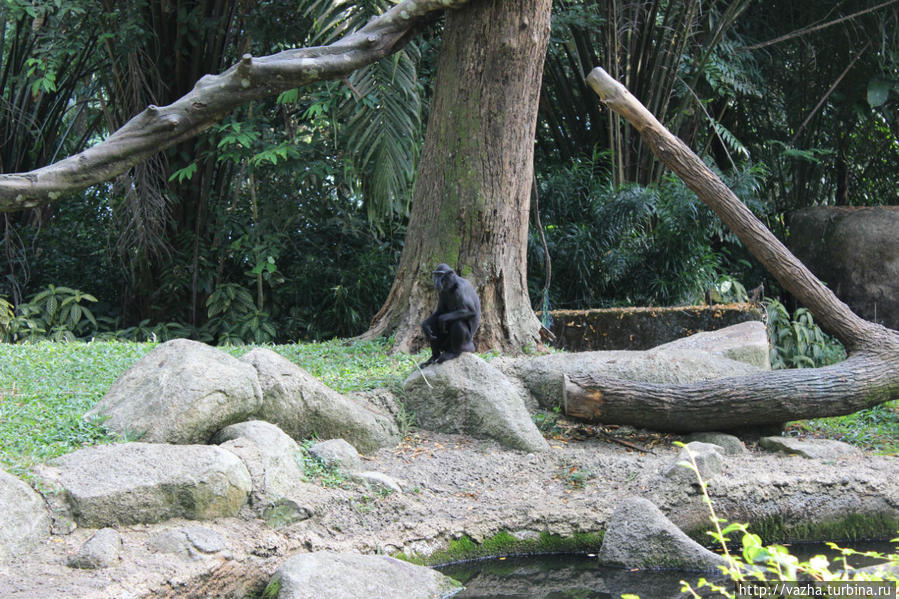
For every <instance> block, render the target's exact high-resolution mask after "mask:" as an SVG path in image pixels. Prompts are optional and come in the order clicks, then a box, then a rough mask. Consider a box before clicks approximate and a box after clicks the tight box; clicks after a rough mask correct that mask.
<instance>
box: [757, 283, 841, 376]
mask: <svg viewBox="0 0 899 599" xmlns="http://www.w3.org/2000/svg"><path fill="white" fill-rule="evenodd" d="M765 306H766V309H767V314H768V339H770V340H771V368H774V369H778V368H817V367H819V366H827V365H828V364H835V363H837V362H839V361H841V360H845V359H846V350H845V348H843V345H842V344H841V343H840V342H839V341H838V340H837V339H835V338H834V337H831V336H830V335H828V334H827V333H825V332H824V331H822V330H821V328H820V327H819V326H818V325H817V324H815V319H814V317H813V316H812V313H811V312H809V311H808V310H807V309H806V308H798V309H797V310H796V311H795V312H794V313H793V315H792V316H791V315H790V313H789V312H788V311H787V309H786V308H785V307H784V305H783V304H782V303H780V302H779V301H777V300H776V299H770V298H768V299H766V300H765Z"/></svg>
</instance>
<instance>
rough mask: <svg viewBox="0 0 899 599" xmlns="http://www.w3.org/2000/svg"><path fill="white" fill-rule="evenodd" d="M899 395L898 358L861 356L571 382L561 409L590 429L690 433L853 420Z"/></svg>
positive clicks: (567, 378) (570, 379) (579, 377)
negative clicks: (697, 378) (818, 363)
mask: <svg viewBox="0 0 899 599" xmlns="http://www.w3.org/2000/svg"><path fill="white" fill-rule="evenodd" d="M897 390H899V369H897V368H896V363H895V356H894V359H892V360H888V359H883V358H881V357H877V356H872V355H868V354H856V355H853V356H851V357H849V358H848V359H846V360H844V361H843V362H840V363H838V364H834V365H832V366H826V367H823V368H803V369H798V370H775V371H773V372H766V373H763V374H753V375H748V376H739V377H730V378H723V379H713V380H708V381H701V382H697V383H682V384H673V385H672V384H659V383H643V382H639V381H629V380H625V379H619V378H614V377H608V376H594V375H588V374H583V373H581V374H577V375H572V376H568V375H566V376H565V378H564V388H563V391H562V405H563V409H564V411H565V414H566V415H568V416H570V417H573V418H577V419H580V420H586V421H588V422H602V423H603V424H630V425H633V426H639V427H642V428H648V429H654V430H665V431H675V432H693V431H707V430H727V429H740V428H755V427H759V426H764V425H770V424H781V423H784V422H787V421H790V420H801V419H807V418H821V417H825V416H841V415H844V414H851V413H853V412H857V411H858V410H861V409H864V408H870V407H873V406H876V405H878V404H881V403H883V402H885V401H889V400H891V399H894V398H895V397H896V395H897Z"/></svg>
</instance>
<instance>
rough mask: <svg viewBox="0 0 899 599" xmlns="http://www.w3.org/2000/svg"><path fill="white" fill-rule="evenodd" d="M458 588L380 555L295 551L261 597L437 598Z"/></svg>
mask: <svg viewBox="0 0 899 599" xmlns="http://www.w3.org/2000/svg"><path fill="white" fill-rule="evenodd" d="M460 586H461V585H459V583H458V582H456V581H455V580H453V579H452V578H449V577H447V576H444V575H443V574H441V573H440V572H438V571H436V570H432V569H430V568H426V567H424V566H416V565H414V564H410V563H408V562H404V561H400V560H398V559H394V558H392V557H387V556H385V555H358V554H355V553H332V552H330V551H319V552H316V553H300V554H298V555H294V556H293V557H291V558H290V559H288V560H287V561H286V562H284V564H283V565H282V566H281V567H280V568H278V571H277V572H276V573H275V576H274V577H273V578H272V581H271V583H269V585H268V588H267V589H266V591H265V593H263V597H265V598H266V599H275V598H277V599H311V598H313V597H314V598H315V599H372V598H373V597H384V598H387V597H397V598H399V597H402V598H403V599H438V598H440V597H447V596H449V595H450V594H451V593H452V592H453V591H454V590H456V589H458V588H459V587H460Z"/></svg>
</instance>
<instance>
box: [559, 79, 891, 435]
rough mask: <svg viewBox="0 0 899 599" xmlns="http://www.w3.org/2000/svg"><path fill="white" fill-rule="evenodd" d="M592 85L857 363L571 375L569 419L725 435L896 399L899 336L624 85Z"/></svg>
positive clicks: (567, 380) (598, 82) (566, 389)
mask: <svg viewBox="0 0 899 599" xmlns="http://www.w3.org/2000/svg"><path fill="white" fill-rule="evenodd" d="M587 82H588V83H589V85H590V86H591V87H592V88H593V90H594V91H596V93H597V94H599V96H600V98H601V99H602V101H603V102H605V103H606V104H607V105H608V106H609V108H611V109H612V110H614V111H615V112H617V113H618V114H619V115H621V116H623V117H624V118H625V119H627V120H628V121H630V123H631V124H632V125H633V126H634V127H636V129H637V130H638V131H639V132H640V135H641V136H642V137H643V140H644V141H645V142H646V144H647V145H648V146H649V147H650V149H651V150H652V152H653V153H654V154H655V155H656V156H657V157H658V158H659V159H660V160H661V161H662V162H663V163H665V165H666V166H668V167H669V168H670V169H671V170H673V171H674V172H675V173H676V174H677V175H678V176H679V177H680V178H681V179H683V181H684V182H685V183H686V184H687V186H688V187H689V188H690V189H692V190H693V192H694V193H696V195H697V196H698V197H699V199H700V200H701V201H702V202H704V203H705V204H706V205H707V206H709V207H710V208H711V209H712V210H714V211H715V213H716V214H717V215H718V217H719V218H721V220H722V221H723V222H724V223H725V224H726V225H727V226H728V227H729V228H730V230H731V231H733V232H734V233H735V234H736V235H737V237H739V238H740V241H742V242H743V245H745V246H746V248H747V249H748V250H749V251H750V252H752V254H753V255H754V256H755V257H756V258H757V259H758V260H759V262H761V263H762V265H763V266H764V267H765V268H766V269H767V270H768V272H770V273H771V274H772V275H774V277H775V278H776V279H777V280H778V282H780V284H781V285H783V287H784V288H785V289H786V290H788V291H789V292H790V293H792V294H793V295H794V296H795V297H796V298H797V299H798V300H799V301H800V302H802V303H803V304H804V305H805V306H806V307H807V308H808V309H809V310H810V311H811V312H812V314H813V315H814V316H815V318H816V319H817V320H818V322H819V323H820V324H821V326H822V327H824V328H825V329H826V330H828V331H830V332H831V333H833V334H834V335H836V336H837V338H839V339H840V341H842V342H843V343H844V344H845V345H846V346H847V349H848V350H849V353H850V356H849V358H848V359H847V360H844V361H843V362H840V363H839V364H834V365H833V366H828V367H825V368H814V369H812V368H809V369H798V370H797V369H793V370H779V371H775V372H765V373H760V374H755V375H751V376H745V377H738V378H728V379H717V380H711V381H705V382H699V383H690V384H681V385H659V384H651V383H641V382H635V381H626V380H623V379H619V378H612V377H606V376H597V375H590V374H583V373H579V374H574V373H572V374H570V375H567V376H565V377H564V387H563V389H562V396H563V402H564V408H565V413H566V414H568V415H569V416H574V417H576V418H581V419H584V420H589V421H599V422H603V423H606V424H616V423H618V424H632V425H637V426H643V427H646V428H653V429H660V430H673V431H695V430H721V429H727V428H741V427H746V426H758V425H762V424H773V423H782V422H786V421H789V420H796V419H805V418H817V417H821V416H838V415H842V414H848V413H851V412H855V411H857V410H860V409H862V408H867V407H871V406H874V405H877V404H880V403H883V402H885V401H889V400H892V399H895V398H897V397H899V333H897V332H896V331H892V330H890V329H887V328H885V327H883V326H880V325H878V324H875V323H871V322H868V321H866V320H864V319H862V318H860V317H858V316H856V315H855V314H853V313H852V311H851V310H850V309H849V307H848V306H847V305H846V304H844V303H843V302H841V301H840V300H839V299H838V298H837V297H836V295H834V294H833V292H832V291H831V290H830V289H828V288H827V287H825V286H824V284H823V283H822V282H821V281H819V280H818V279H817V278H816V277H815V276H814V275H813V274H812V273H811V272H810V271H809V270H808V269H807V268H806V267H805V266H804V265H803V264H802V262H800V261H799V260H798V259H797V258H796V257H795V256H794V255H793V254H792V253H790V251H789V250H787V248H786V247H785V246H784V245H783V244H782V243H781V242H780V241H779V240H778V239H777V238H776V237H775V236H774V235H773V234H772V233H771V232H770V231H769V230H768V229H767V228H766V227H765V226H764V225H763V224H762V223H761V222H760V221H759V220H758V219H757V218H756V217H755V215H753V214H752V212H750V211H749V209H748V208H746V206H745V205H744V204H743V203H742V202H741V201H740V200H739V199H737V197H736V196H735V195H734V193H733V192H732V191H731V190H730V189H728V188H727V186H726V185H724V183H722V182H721V180H720V179H719V178H718V177H717V176H716V175H715V174H714V173H713V172H712V171H711V170H709V169H708V168H707V167H706V166H705V164H704V163H703V162H702V160H700V159H699V157H698V156H696V154H694V153H693V152H692V151H691V150H690V149H689V148H688V147H687V145H686V144H684V143H683V142H682V141H681V140H679V139H678V138H677V137H675V136H674V135H672V134H671V132H669V131H668V130H667V129H666V128H665V127H664V126H663V125H662V124H661V123H659V121H658V120H656V118H655V117H654V116H653V115H652V114H651V113H650V112H649V111H648V110H647V109H646V108H645V107H644V106H643V105H642V104H640V102H639V101H637V99H636V98H634V97H633V96H632V95H631V94H630V92H628V91H627V89H626V88H625V87H624V86H623V85H621V84H620V83H619V82H617V81H615V80H614V79H613V78H612V77H610V76H609V75H608V74H607V73H606V72H605V71H603V70H602V69H599V68H597V69H594V70H593V71H592V72H591V73H590V75H589V76H588V77H587Z"/></svg>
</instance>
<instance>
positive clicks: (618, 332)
mask: <svg viewBox="0 0 899 599" xmlns="http://www.w3.org/2000/svg"><path fill="white" fill-rule="evenodd" d="M550 316H551V317H552V325H551V327H550V330H551V331H552V332H553V334H554V335H555V336H556V341H555V342H554V343H553V345H554V346H556V347H559V348H562V349H567V350H568V351H604V350H616V349H630V350H642V349H649V348H652V347H655V346H657V345H661V344H663V343H668V342H669V341H674V340H675V339H679V338H681V337H687V336H689V335H692V334H694V333H699V332H701V331H715V330H718V329H722V328H724V327H729V326H731V325H734V324H739V323H741V322H747V321H750V320H761V319H762V314H761V312H760V311H759V309H758V308H756V307H755V306H752V305H750V304H715V305H711V306H676V307H669V308H607V309H595V310H553V311H552V312H550Z"/></svg>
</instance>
